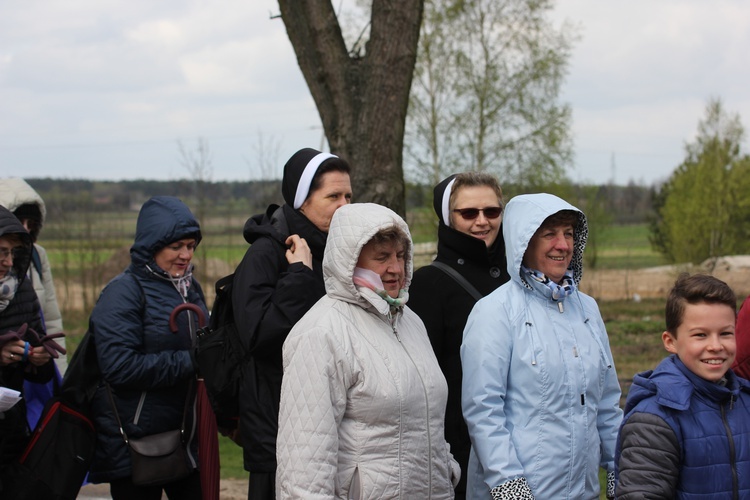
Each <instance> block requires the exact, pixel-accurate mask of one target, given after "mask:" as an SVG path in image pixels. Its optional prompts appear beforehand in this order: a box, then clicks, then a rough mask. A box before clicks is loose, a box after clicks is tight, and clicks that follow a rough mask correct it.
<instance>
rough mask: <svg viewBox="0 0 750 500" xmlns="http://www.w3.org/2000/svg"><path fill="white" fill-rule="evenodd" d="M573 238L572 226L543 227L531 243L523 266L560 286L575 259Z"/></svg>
mask: <svg viewBox="0 0 750 500" xmlns="http://www.w3.org/2000/svg"><path fill="white" fill-rule="evenodd" d="M573 237H574V233H573V226H572V225H571V224H562V225H542V226H541V227H540V228H539V229H537V231H536V233H534V236H532V237H531V241H529V246H528V248H527V249H526V253H525V254H524V256H523V265H524V266H526V267H528V268H530V269H535V270H537V271H540V272H542V273H544V275H545V276H547V277H548V278H549V279H550V280H552V281H554V282H555V283H558V284H559V283H560V282H561V281H562V279H563V277H564V276H565V271H566V270H567V269H568V267H569V266H570V261H571V259H572V258H573V246H574V240H573Z"/></svg>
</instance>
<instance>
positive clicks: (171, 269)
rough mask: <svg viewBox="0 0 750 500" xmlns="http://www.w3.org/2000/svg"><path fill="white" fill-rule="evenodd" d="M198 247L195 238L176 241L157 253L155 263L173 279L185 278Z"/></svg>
mask: <svg viewBox="0 0 750 500" xmlns="http://www.w3.org/2000/svg"><path fill="white" fill-rule="evenodd" d="M196 245H197V243H196V241H195V238H185V239H183V240H177V241H174V242H172V243H170V244H169V245H167V246H165V247H164V248H162V249H161V250H159V251H158V252H156V254H155V255H154V262H156V265H157V266H159V267H160V268H161V269H162V270H164V271H166V272H168V273H169V275H170V276H172V277H173V278H178V277H180V276H184V275H185V273H186V272H187V270H188V267H189V266H190V261H191V260H193V253H195V247H196Z"/></svg>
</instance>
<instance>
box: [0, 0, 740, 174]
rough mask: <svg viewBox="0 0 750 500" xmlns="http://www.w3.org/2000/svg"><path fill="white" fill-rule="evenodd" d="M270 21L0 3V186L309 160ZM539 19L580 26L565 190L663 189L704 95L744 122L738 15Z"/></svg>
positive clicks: (232, 0) (259, 16)
mask: <svg viewBox="0 0 750 500" xmlns="http://www.w3.org/2000/svg"><path fill="white" fill-rule="evenodd" d="M347 1H350V0H347ZM347 1H345V2H344V4H346V3H347ZM337 8H338V6H337ZM278 11H279V9H278V4H277V3H276V1H275V0H251V1H247V0H213V1H209V0H187V1H185V0H180V1H177V0H159V1H156V2H132V1H125V0H69V1H65V2H58V1H53V0H27V1H25V2H3V3H2V4H1V5H0V116H2V117H3V119H2V120H0V174H15V173H17V172H23V175H28V176H57V175H66V176H70V177H93V178H113V179H117V178H135V177H151V178H167V177H169V176H172V175H178V174H179V173H180V172H181V171H180V167H179V162H178V161H177V157H178V153H177V146H176V143H177V140H178V139H182V140H183V141H184V142H185V143H186V145H189V144H190V141H194V140H195V138H197V137H204V138H206V139H208V141H209V143H210V147H211V150H212V151H213V152H214V156H215V161H214V164H215V168H216V171H215V178H217V179H226V178H238V179H243V178H247V177H248V175H249V167H248V166H247V160H248V158H252V154H253V153H252V147H253V145H254V144H256V143H257V137H258V134H259V133H262V134H263V135H264V137H266V138H270V137H274V138H276V139H277V140H278V141H280V142H281V152H280V155H281V156H282V158H280V159H279V161H280V163H283V161H284V160H285V158H286V157H287V156H288V155H291V153H293V152H294V151H295V150H296V149H298V148H299V147H302V146H308V145H310V146H314V147H320V142H321V131H320V129H319V126H320V121H319V118H318V114H317V111H316V109H315V106H314V103H313V101H312V98H311V97H310V94H309V91H308V89H307V87H306V85H305V82H304V79H303V78H302V75H301V72H300V70H299V68H298V66H297V62H296V58H295V55H294V52H293V50H292V48H291V45H290V43H289V40H288V38H287V35H286V30H285V28H284V25H283V22H282V21H281V19H270V15H271V14H277V13H278ZM346 12H349V11H346V10H345V13H346ZM347 15H349V14H347ZM553 15H554V18H555V19H556V20H558V21H562V20H563V19H568V20H570V21H572V22H573V23H576V24H578V25H580V26H581V36H582V38H581V40H580V41H579V42H578V43H577V44H576V45H575V47H574V50H573V57H572V61H571V67H570V74H569V77H568V79H567V81H566V84H565V86H564V90H563V92H564V95H563V100H564V101H566V102H569V103H570V104H571V106H572V108H573V120H574V135H575V140H576V158H577V161H576V168H575V169H574V170H573V172H572V176H573V177H574V178H576V179H580V180H591V181H597V182H604V181H607V180H609V179H610V178H611V177H612V175H614V176H615V177H616V181H617V182H621V183H624V182H627V181H628V180H629V179H635V180H643V181H645V182H647V183H650V182H653V181H656V180H659V179H663V178H665V177H666V176H667V175H669V173H670V172H671V171H672V169H673V168H674V167H675V166H676V165H677V164H678V163H679V162H680V161H681V159H682V155H683V145H684V143H685V141H689V140H692V138H693V136H694V134H695V130H696V126H697V123H698V120H699V119H700V118H701V117H702V116H703V108H704V106H705V103H706V101H707V100H708V99H709V98H710V97H713V96H718V97H721V98H722V99H723V100H724V103H725V106H726V108H727V109H728V110H730V111H735V112H739V113H740V116H741V117H742V118H743V119H744V122H745V123H746V124H748V123H750V92H749V91H748V90H747V83H746V82H748V81H750V78H749V77H750V68H749V67H748V65H747V63H746V60H747V56H746V55H745V50H746V47H748V46H750V4H748V3H746V2H738V1H736V0H715V1H713V2H706V1H704V0H659V1H658V2H653V1H649V0H630V1H628V2H608V1H601V0H559V1H558V2H556V4H555V11H554V14H553ZM345 17H346V16H345ZM345 31H346V29H345ZM358 31H359V29H354V30H349V31H347V32H358ZM613 155H614V157H615V166H616V168H615V169H614V172H613V169H612V166H611V164H612V156H613Z"/></svg>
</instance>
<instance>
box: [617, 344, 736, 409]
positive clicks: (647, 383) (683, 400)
mask: <svg viewBox="0 0 750 500" xmlns="http://www.w3.org/2000/svg"><path fill="white" fill-rule="evenodd" d="M726 379H727V384H726V386H720V385H718V384H715V383H713V382H710V381H708V380H705V379H703V378H701V377H699V376H698V375H696V374H694V373H693V372H691V371H690V369H689V368H688V367H686V366H685V364H684V363H683V362H682V361H680V358H678V357H677V356H676V355H674V354H672V355H671V356H669V357H668V358H666V359H664V360H663V361H662V362H661V363H659V366H657V367H656V369H654V370H647V371H645V372H642V373H639V374H637V375H636V376H635V377H633V385H632V386H631V387H630V390H629V391H628V399H627V402H626V404H625V414H626V415H627V414H628V413H629V412H630V411H631V410H632V409H633V408H635V406H636V405H637V404H638V403H639V402H641V401H642V400H644V399H646V398H649V397H652V396H656V402H657V403H658V404H660V405H662V406H666V407H667V408H673V409H675V410H681V411H683V410H687V409H688V408H689V407H690V398H691V396H692V394H693V392H699V393H701V394H703V395H704V396H705V397H706V399H709V400H714V401H721V400H725V399H727V398H729V397H731V395H732V394H736V393H737V392H739V391H743V392H748V393H750V382H748V381H747V380H745V379H742V378H740V377H737V376H736V375H735V374H734V372H732V371H731V370H729V371H728V372H727V374H726Z"/></svg>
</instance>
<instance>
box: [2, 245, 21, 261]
mask: <svg viewBox="0 0 750 500" xmlns="http://www.w3.org/2000/svg"><path fill="white" fill-rule="evenodd" d="M20 251H21V247H13V248H8V247H0V260H5V259H7V258H8V257H10V256H11V255H12V256H13V258H14V259H15V258H16V257H17V256H18V253H19V252H20Z"/></svg>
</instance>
